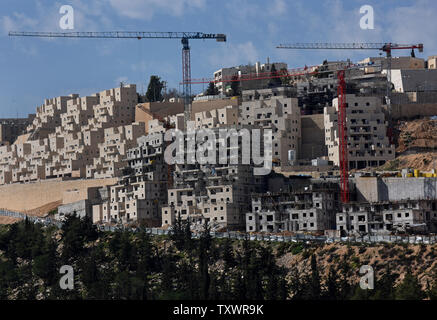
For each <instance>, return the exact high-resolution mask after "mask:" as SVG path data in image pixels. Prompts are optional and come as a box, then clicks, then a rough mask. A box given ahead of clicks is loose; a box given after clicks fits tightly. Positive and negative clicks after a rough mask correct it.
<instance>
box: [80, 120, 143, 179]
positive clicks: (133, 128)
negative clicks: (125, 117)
mask: <svg viewBox="0 0 437 320" xmlns="http://www.w3.org/2000/svg"><path fill="white" fill-rule="evenodd" d="M144 132H145V125H144V123H142V122H140V123H133V124H130V125H127V126H120V127H112V128H106V129H104V132H103V139H104V141H103V142H102V143H100V144H99V145H98V149H99V153H98V156H94V158H93V163H92V164H90V165H87V166H86V177H87V178H97V179H100V178H110V177H118V176H119V175H120V173H121V169H123V168H124V167H125V166H126V164H127V163H126V161H125V158H126V154H127V151H128V149H131V148H133V147H134V146H135V145H136V143H137V139H138V138H139V137H140V136H142V135H144Z"/></svg>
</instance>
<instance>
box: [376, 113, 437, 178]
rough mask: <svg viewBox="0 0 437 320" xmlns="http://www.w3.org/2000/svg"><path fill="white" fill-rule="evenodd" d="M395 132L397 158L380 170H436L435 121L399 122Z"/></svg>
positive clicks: (436, 137) (436, 144) (436, 133)
mask: <svg viewBox="0 0 437 320" xmlns="http://www.w3.org/2000/svg"><path fill="white" fill-rule="evenodd" d="M395 132H396V134H395V138H396V139H395V140H396V155H397V157H396V159H394V160H392V161H389V162H387V163H386V164H385V165H383V166H382V167H381V169H382V170H400V169H404V168H412V169H418V170H421V171H430V170H432V169H437V120H431V119H417V120H414V121H404V122H400V123H398V125H397V126H396V130H395Z"/></svg>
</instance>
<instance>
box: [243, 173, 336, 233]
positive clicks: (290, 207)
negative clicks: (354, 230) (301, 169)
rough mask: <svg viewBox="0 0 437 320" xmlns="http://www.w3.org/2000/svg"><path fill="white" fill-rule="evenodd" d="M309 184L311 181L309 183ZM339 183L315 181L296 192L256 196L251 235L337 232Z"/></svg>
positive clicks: (249, 221) (248, 217)
mask: <svg viewBox="0 0 437 320" xmlns="http://www.w3.org/2000/svg"><path fill="white" fill-rule="evenodd" d="M308 182H309V181H308ZM338 192H339V187H338V184H337V183H332V182H320V181H313V182H311V183H309V184H307V185H303V186H299V187H293V189H292V190H287V191H285V190H284V191H281V192H275V193H269V192H268V193H267V194H256V195H253V196H252V210H251V211H250V212H248V213H246V231H247V232H283V231H290V232H317V231H323V230H329V229H335V214H336V212H337V210H338Z"/></svg>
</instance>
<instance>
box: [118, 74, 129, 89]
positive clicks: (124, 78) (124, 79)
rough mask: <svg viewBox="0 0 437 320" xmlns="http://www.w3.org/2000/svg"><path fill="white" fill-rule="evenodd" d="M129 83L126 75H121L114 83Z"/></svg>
mask: <svg viewBox="0 0 437 320" xmlns="http://www.w3.org/2000/svg"><path fill="white" fill-rule="evenodd" d="M122 82H123V83H124V84H129V78H128V77H126V76H121V77H118V78H117V79H115V85H116V86H117V87H118V86H119V85H120V83H122Z"/></svg>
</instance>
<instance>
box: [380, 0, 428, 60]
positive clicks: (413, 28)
mask: <svg viewBox="0 0 437 320" xmlns="http://www.w3.org/2000/svg"><path fill="white" fill-rule="evenodd" d="M436 7H437V5H436V3H435V1H433V0H418V1H416V2H415V3H414V4H413V5H411V6H400V7H397V8H393V9H392V10H390V11H388V12H387V14H386V16H385V18H386V19H387V27H386V28H385V29H384V34H385V35H386V37H387V39H388V40H390V41H393V42H399V43H411V44H417V43H423V44H424V47H425V50H426V52H427V53H429V54H430V55H431V54H435V53H437V39H436V37H435V31H436V30H437V19H436V16H435V12H436ZM402 51H403V52H404V53H406V54H408V52H405V50H402ZM394 54H401V53H394Z"/></svg>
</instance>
